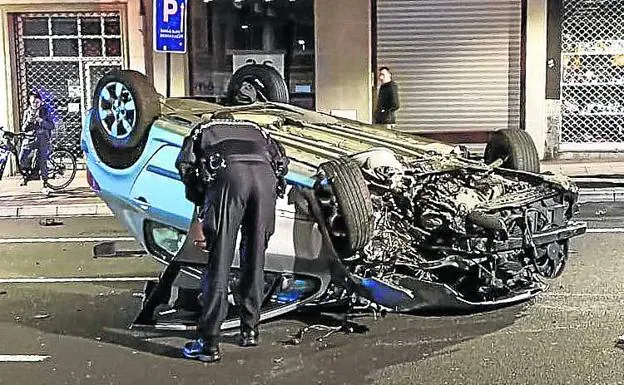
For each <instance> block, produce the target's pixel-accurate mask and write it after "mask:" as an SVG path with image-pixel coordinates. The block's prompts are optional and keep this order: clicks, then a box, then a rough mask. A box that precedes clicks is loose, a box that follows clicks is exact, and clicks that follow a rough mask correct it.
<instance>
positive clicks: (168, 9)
mask: <svg viewBox="0 0 624 385" xmlns="http://www.w3.org/2000/svg"><path fill="white" fill-rule="evenodd" d="M163 2H164V4H163V5H164V7H163V8H164V12H163V21H164V22H165V23H168V22H169V16H171V15H175V14H176V13H178V2H177V1H176V0H163Z"/></svg>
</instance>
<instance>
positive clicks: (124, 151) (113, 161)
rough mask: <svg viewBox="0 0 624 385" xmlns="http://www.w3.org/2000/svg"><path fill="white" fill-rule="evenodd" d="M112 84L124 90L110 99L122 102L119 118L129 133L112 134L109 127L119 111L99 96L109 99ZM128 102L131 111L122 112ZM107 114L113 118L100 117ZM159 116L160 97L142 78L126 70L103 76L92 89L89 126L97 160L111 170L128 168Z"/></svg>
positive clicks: (138, 74)
mask: <svg viewBox="0 0 624 385" xmlns="http://www.w3.org/2000/svg"><path fill="white" fill-rule="evenodd" d="M114 84H121V85H123V87H125V88H123V91H122V92H121V96H120V97H119V98H117V95H115V96H114V97H113V99H115V100H124V105H123V114H124V116H127V117H128V120H130V121H131V128H130V130H127V129H126V128H125V127H123V128H122V129H121V131H122V132H115V133H113V127H116V126H114V124H115V122H116V121H117V119H116V117H115V115H114V114H116V113H118V112H120V111H121V109H122V107H115V106H114V105H113V104H112V103H109V102H108V101H107V100H105V98H104V96H103V93H108V94H109V95H111V93H112V92H114V90H115V88H114ZM104 89H106V91H104ZM129 101H133V102H134V103H133V107H134V109H133V111H130V109H128V110H126V109H125V107H126V106H127V105H130V104H129ZM125 103H128V104H125ZM109 110H110V111H111V112H112V113H113V114H109V115H107V116H105V117H102V114H104V113H105V112H107V111H109ZM100 111H102V113H101V112H100ZM120 113H121V112H120ZM159 115H160V95H158V93H157V92H156V90H155V89H154V86H153V85H152V84H151V83H150V81H149V79H148V78H147V77H146V76H145V75H143V74H141V73H140V72H137V71H130V70H122V71H112V72H109V73H107V74H106V75H104V76H103V77H102V78H101V79H100V81H99V82H98V84H97V87H96V88H95V93H94V95H93V114H92V115H91V122H90V129H91V137H92V139H93V144H94V147H95V151H96V152H97V154H98V156H99V157H100V159H101V160H102V161H103V162H104V163H105V164H106V165H107V166H109V167H112V168H116V169H123V168H127V167H130V166H131V165H132V164H134V163H135V162H136V161H137V159H138V158H139V157H140V156H141V153H142V152H143V148H144V147H145V143H146V141H147V134H148V132H149V129H150V127H151V125H152V123H153V122H154V120H156V118H158V116H159ZM129 124H130V123H129Z"/></svg>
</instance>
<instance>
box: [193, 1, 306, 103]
mask: <svg viewBox="0 0 624 385" xmlns="http://www.w3.org/2000/svg"><path fill="white" fill-rule="evenodd" d="M189 7H190V9H189V20H190V21H189V22H190V28H191V40H190V41H189V50H190V52H189V53H190V60H191V92H192V94H193V95H195V96H201V97H205V98H207V99H209V100H212V101H216V102H222V101H224V100H225V96H226V94H227V87H228V84H229V81H230V78H231V76H232V73H233V72H234V71H235V70H236V69H237V68H238V67H239V66H240V65H242V64H244V63H245V61H246V59H248V58H255V59H256V61H257V62H258V61H259V62H261V63H262V62H265V61H267V60H269V61H271V62H272V63H273V65H274V66H275V67H276V69H277V70H278V72H280V74H282V76H283V77H284V79H285V80H286V84H287V85H288V89H289V93H290V97H291V101H292V103H293V104H297V105H301V106H303V107H307V108H314V67H315V63H314V62H315V57H314V51H315V50H314V43H315V42H314V1H313V0H297V1H290V0H273V1H257V0H256V1H254V0H245V1H233V0H213V1H209V2H202V1H190V2H189Z"/></svg>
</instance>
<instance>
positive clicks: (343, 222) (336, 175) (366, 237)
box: [320, 158, 373, 256]
mask: <svg viewBox="0 0 624 385" xmlns="http://www.w3.org/2000/svg"><path fill="white" fill-rule="evenodd" d="M320 169H321V170H322V171H323V173H324V174H325V177H326V178H328V179H329V180H330V182H331V188H332V192H333V196H334V197H335V203H336V205H337V210H336V211H335V212H333V213H331V211H330V212H329V214H328V217H327V219H328V227H329V230H330V234H332V238H334V239H333V240H334V247H335V248H336V251H338V252H339V253H340V254H341V255H343V256H351V255H353V254H354V253H355V252H357V251H359V250H361V249H362V248H364V246H366V245H367V244H368V242H370V240H371V238H372V234H373V203H372V201H371V196H370V191H369V190H368V186H367V184H366V180H365V179H364V176H363V175H362V171H361V170H360V168H359V166H358V164H357V163H356V162H355V161H353V160H351V159H348V158H339V159H336V160H332V161H329V162H326V163H323V164H321V165H320ZM330 201H333V199H330Z"/></svg>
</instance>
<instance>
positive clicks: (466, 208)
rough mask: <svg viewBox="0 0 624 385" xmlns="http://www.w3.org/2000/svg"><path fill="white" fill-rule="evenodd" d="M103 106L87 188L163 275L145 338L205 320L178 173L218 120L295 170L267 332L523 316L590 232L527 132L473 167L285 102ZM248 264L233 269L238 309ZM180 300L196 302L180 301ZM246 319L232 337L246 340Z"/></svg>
mask: <svg viewBox="0 0 624 385" xmlns="http://www.w3.org/2000/svg"><path fill="white" fill-rule="evenodd" d="M93 106H94V109H93V110H92V111H91V112H90V119H88V124H87V125H85V127H84V130H83V135H82V149H83V151H84V153H85V157H86V160H87V167H88V177H89V182H90V185H91V186H92V188H93V189H94V190H95V191H96V192H97V193H98V194H99V195H100V196H101V197H102V199H103V200H104V201H105V202H106V203H107V204H108V205H109V207H110V208H111V210H112V211H113V212H114V213H115V215H116V216H117V217H118V218H119V219H120V220H121V221H122V222H123V223H124V224H125V225H126V227H127V228H128V230H129V231H130V232H131V233H132V234H133V235H134V237H135V238H136V239H137V241H138V242H139V243H140V244H141V245H142V246H143V247H144V248H145V249H146V250H147V251H148V252H149V253H150V254H151V255H152V256H153V257H154V258H155V259H156V260H158V261H160V262H162V263H164V264H165V265H167V268H166V269H165V271H164V272H163V274H162V276H161V279H160V282H159V283H158V284H156V285H148V286H146V293H145V300H144V303H143V308H142V310H141V312H140V313H139V315H138V317H137V320H136V321H135V324H136V325H154V324H158V325H160V326H161V327H163V325H170V326H171V325H174V326H175V327H177V326H179V325H185V327H192V325H193V322H194V321H195V320H196V318H194V317H196V316H197V311H198V310H199V304H198V301H197V298H196V296H195V295H196V294H197V293H196V292H193V290H194V289H196V288H197V287H198V286H199V278H200V276H201V273H202V269H203V268H204V264H205V262H206V261H207V258H209V256H208V255H206V252H205V251H204V250H203V248H201V247H199V246H198V245H199V244H200V242H201V241H202V240H203V239H202V237H203V235H202V234H201V231H200V230H199V227H198V226H197V223H196V219H195V214H196V210H195V208H194V207H193V204H192V203H191V202H189V201H188V200H186V199H185V198H184V185H183V184H182V182H181V180H180V178H179V176H178V173H177V170H176V169H175V166H174V163H175V159H176V156H177V155H178V152H179V150H180V148H181V146H182V141H183V139H184V137H185V136H186V135H188V134H189V132H190V131H191V129H192V128H193V127H195V126H196V125H198V124H202V123H203V122H206V121H208V120H210V118H211V116H212V115H214V114H216V113H218V112H223V111H227V112H229V113H230V114H232V115H233V116H234V119H236V120H240V121H245V122H253V123H255V124H257V125H258V126H261V127H263V128H264V129H266V130H268V131H269V132H270V134H271V135H272V136H273V137H274V138H275V139H277V140H278V141H279V142H280V143H281V144H282V145H283V146H284V147H285V149H286V152H287V154H288V156H289V158H290V160H291V164H290V170H289V173H288V175H287V176H286V180H287V183H288V185H289V190H288V192H287V194H286V196H285V197H284V198H283V199H279V200H278V202H277V213H276V214H277V215H276V231H275V235H274V236H273V238H272V239H271V242H270V243H269V249H268V251H267V259H266V263H265V282H266V285H265V301H264V303H263V307H262V316H261V319H269V318H272V317H276V316H279V315H281V314H284V313H287V312H290V311H293V310H295V309H298V308H300V307H303V306H318V305H323V304H335V303H352V302H353V301H354V298H357V300H358V301H361V302H365V303H367V304H369V305H371V306H374V307H376V308H379V309H384V310H390V311H398V312H406V311H415V310H478V309H484V308H491V307H496V306H502V305H506V304H511V303H517V302H520V301H523V300H526V299H528V298H531V297H533V296H535V295H536V294H538V293H539V292H540V291H542V290H544V288H545V284H544V283H543V280H542V278H556V277H557V276H559V275H560V274H561V273H562V272H563V270H564V267H565V264H566V260H567V258H568V255H569V250H568V248H569V240H570V238H572V237H574V236H577V235H580V234H583V233H584V232H585V230H586V225H585V224H584V223H581V222H575V221H573V216H574V214H575V210H576V200H577V188H576V187H575V186H574V185H573V184H572V183H571V182H570V180H568V179H567V178H566V177H564V176H561V175H549V174H539V159H538V158H537V153H536V151H535V147H534V145H533V143H532V141H531V139H530V137H529V136H528V135H527V134H526V133H525V132H524V131H520V130H501V131H498V132H496V133H495V134H494V135H493V138H492V140H491V141H490V143H489V144H488V147H487V148H486V154H485V158H486V159H485V162H484V161H476V160H471V159H468V158H467V157H465V156H464V152H463V151H462V149H461V148H459V147H454V146H448V145H444V144H441V143H435V142H432V141H430V140H426V139H422V138H418V137H416V136H413V135H405V134H401V133H399V132H396V131H390V130H386V129H379V128H376V127H373V126H370V125H366V124H363V123H359V122H355V121H350V120H345V119H341V118H336V117H332V116H328V115H325V114H321V113H317V112H312V111H308V110H304V109H301V108H298V107H294V106H291V105H287V104H282V103H274V102H257V101H256V102H255V103H252V104H247V105H231V106H222V105H217V104H212V103H207V102H203V101H200V100H196V99H192V98H167V99H165V98H162V97H161V96H160V95H158V94H157V93H156V91H155V90H154V89H153V87H152V86H151V85H150V84H149V82H148V81H147V79H146V78H145V77H143V76H142V75H140V74H138V73H136V72H132V71H119V72H112V73H109V74H107V75H105V76H104V77H103V78H102V79H101V80H100V82H99V84H98V86H97V88H96V92H95V95H94V100H93ZM238 266H239V265H238V256H237V257H236V258H235V261H234V264H233V266H232V271H231V279H230V291H231V295H230V303H231V305H236V304H237V302H238V299H237V294H238V290H237V283H238V274H239V272H238ZM172 287H173V288H175V290H172ZM180 288H183V289H189V291H190V292H193V293H194V295H191V296H190V300H188V299H187V300H181V298H182V295H181V294H180V293H182V292H183V290H180ZM236 311H237V307H236V306H231V309H230V313H229V315H228V321H226V322H225V323H224V325H223V327H224V328H231V327H236V326H238V320H237V314H236ZM182 313H184V316H182ZM172 314H173V315H172Z"/></svg>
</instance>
